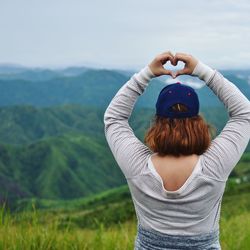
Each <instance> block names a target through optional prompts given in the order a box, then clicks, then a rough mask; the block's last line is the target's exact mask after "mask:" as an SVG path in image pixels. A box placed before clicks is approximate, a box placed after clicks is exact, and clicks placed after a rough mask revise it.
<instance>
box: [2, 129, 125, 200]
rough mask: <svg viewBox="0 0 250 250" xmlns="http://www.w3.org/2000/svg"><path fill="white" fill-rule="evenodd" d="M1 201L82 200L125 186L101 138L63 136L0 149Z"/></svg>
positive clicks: (122, 177) (123, 179)
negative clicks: (36, 198) (37, 198)
mask: <svg viewBox="0 0 250 250" xmlns="http://www.w3.org/2000/svg"><path fill="white" fill-rule="evenodd" d="M0 156H1V157H0V159H1V160H0V173H1V174H0V179H1V180H2V181H1V182H0V190H1V192H0V200H2V201H3V200H4V199H5V198H6V197H8V200H9V201H10V202H12V201H13V200H14V199H16V198H24V197H40V198H47V199H72V198H76V197H85V196H88V195H91V194H94V193H98V192H100V191H103V190H106V189H109V188H112V187H117V186H119V185H121V184H124V183H125V178H124V176H123V175H122V173H121V171H120V169H119V167H118V166H117V165H116V162H115V160H114V159H113V157H112V156H111V154H110V152H109V149H108V147H107V145H106V142H105V141H104V138H103V137H102V138H101V137H99V138H98V137H94V136H92V137H88V136H85V135H82V134H81V135H80V134H73V133H70V134H64V135H62V136H58V137H53V138H48V139H44V140H40V141H37V142H35V143H31V144H29V145H26V146H10V145H9V146H6V145H1V148H0Z"/></svg>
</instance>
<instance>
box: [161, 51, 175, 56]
mask: <svg viewBox="0 0 250 250" xmlns="http://www.w3.org/2000/svg"><path fill="white" fill-rule="evenodd" d="M167 54H168V55H170V56H172V57H174V55H173V53H172V52H171V51H169V50H168V51H165V52H163V53H162V54H161V55H167Z"/></svg>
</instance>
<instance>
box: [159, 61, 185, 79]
mask: <svg viewBox="0 0 250 250" xmlns="http://www.w3.org/2000/svg"><path fill="white" fill-rule="evenodd" d="M162 66H163V68H164V69H166V70H168V71H170V72H169V73H170V75H171V76H172V77H173V78H176V77H177V76H179V75H183V74H185V67H186V63H185V62H183V61H182V60H178V59H177V60H171V59H169V60H167V61H166V62H165V63H164V64H162ZM173 66H174V67H173ZM169 68H170V69H169ZM175 69H176V70H175Z"/></svg>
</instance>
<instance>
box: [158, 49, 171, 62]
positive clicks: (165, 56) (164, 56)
mask: <svg viewBox="0 0 250 250" xmlns="http://www.w3.org/2000/svg"><path fill="white" fill-rule="evenodd" d="M160 58H161V62H163V61H165V63H166V62H167V61H169V60H173V59H174V55H173V54H172V53H171V52H170V51H167V52H164V53H162V54H161V55H160Z"/></svg>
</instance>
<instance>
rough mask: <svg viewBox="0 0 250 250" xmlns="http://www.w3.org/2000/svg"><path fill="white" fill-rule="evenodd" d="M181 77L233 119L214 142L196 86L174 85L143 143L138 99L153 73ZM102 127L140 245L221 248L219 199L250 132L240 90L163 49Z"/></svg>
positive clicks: (249, 113)
mask: <svg viewBox="0 0 250 250" xmlns="http://www.w3.org/2000/svg"><path fill="white" fill-rule="evenodd" d="M167 61H170V62H171V63H172V65H177V63H178V61H182V62H184V63H185V67H184V69H182V70H180V71H177V72H176V73H174V72H171V71H170V70H167V69H165V68H164V67H163V65H164V64H165V63H166V62H167ZM183 74H188V75H193V76H198V77H199V78H200V79H201V80H203V81H205V83H206V86H208V87H209V88H210V89H211V90H212V91H213V92H214V94H215V95H216V96H217V97H218V98H219V100H221V101H222V102H223V103H224V105H225V107H226V108H227V109H228V111H229V116H230V119H229V120H228V122H227V124H226V126H225V127H224V129H223V130H222V131H221V133H220V134H219V135H218V136H217V137H216V138H215V139H213V140H212V139H211V135H210V133H209V125H207V124H206V123H205V121H204V120H203V118H202V117H201V116H200V115H199V114H198V112H199V100H198V96H197V94H196V93H195V91H194V89H192V88H191V87H189V86H186V85H184V84H180V83H176V84H171V85H169V86H167V87H165V88H163V89H162V91H161V92H160V94H159V96H158V100H157V103H156V115H155V122H154V124H153V126H152V127H151V128H149V130H148V131H147V133H146V135H145V142H146V144H147V145H144V144H143V143H142V142H141V141H140V140H139V139H138V138H137V137H136V136H135V135H134V133H133V130H132V129H131V127H130V126H129V123H128V119H129V117H130V115H131V112H132V110H133V107H134V104H135V102H136V100H137V98H138V97H139V96H140V95H141V94H142V93H143V92H144V90H145V88H146V87H147V86H148V84H149V81H150V80H151V79H152V78H154V77H158V76H161V75H171V76H172V77H173V78H175V77H176V76H178V75H183ZM104 124H105V136H106V139H107V142H108V144H109V147H110V149H111V151H112V153H113V155H114V157H115V159H116V161H117V163H118V165H119V166H120V168H121V170H122V172H123V174H124V176H125V177H126V180H127V182H128V186H129V189H130V192H131V196H132V199H133V203H134V207H135V211H136V216H137V219H138V223H137V228H138V230H137V235H136V238H135V249H150V250H154V249H192V250H195V249H202V250H204V249H221V247H220V243H219V217H220V208H221V201H222V196H223V193H224V189H225V185H226V181H227V179H228V177H229V174H230V173H231V171H232V170H233V168H234V166H235V165H236V164H237V162H238V161H239V159H240V158H241V156H242V154H243V152H244V150H245V149H246V147H247V144H248V142H249V137H250V102H249V101H248V99H247V98H246V97H245V96H244V95H243V94H242V93H241V92H240V90H239V89H238V88H237V87H236V86H235V85H234V84H233V83H231V82H230V81H228V80H227V79H226V78H224V77H223V76H222V75H221V74H220V73H219V72H218V71H216V70H213V69H211V68H210V67H209V66H207V65H205V64H204V63H202V62H201V61H198V60H197V59H195V58H194V57H193V56H191V55H188V54H183V53H177V54H176V55H175V56H173V55H172V53H171V52H165V53H162V54H160V55H158V56H157V57H156V58H155V59H154V60H153V61H152V62H151V63H150V64H149V65H147V66H146V67H144V68H143V69H142V70H141V71H140V72H139V73H137V74H134V75H133V76H132V77H131V79H130V80H129V81H128V82H126V83H125V84H124V85H123V86H122V87H121V88H120V90H119V91H118V92H117V94H116V95H115V97H114V98H113V99H112V101H111V103H110V104H109V106H108V108H107V110H106V112H105V114H104Z"/></svg>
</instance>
